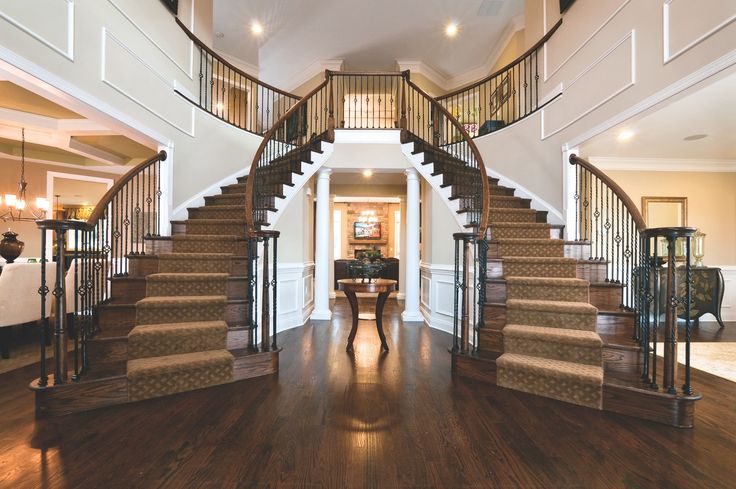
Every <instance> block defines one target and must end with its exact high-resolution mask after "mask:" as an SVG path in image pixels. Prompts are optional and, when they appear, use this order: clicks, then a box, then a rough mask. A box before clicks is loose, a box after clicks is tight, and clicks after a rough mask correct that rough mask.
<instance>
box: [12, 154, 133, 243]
mask: <svg viewBox="0 0 736 489" xmlns="http://www.w3.org/2000/svg"><path fill="white" fill-rule="evenodd" d="M50 171H51V172H58V173H70V174H76V175H85V176H92V177H100V178H108V179H111V180H113V181H114V180H117V179H118V178H120V175H117V174H112V173H101V172H91V171H85V170H83V169H79V170H77V169H75V168H66V167H60V166H53V165H41V164H36V163H26V181H27V182H28V187H27V190H26V192H27V196H28V200H29V203H30V205H35V200H36V197H46V195H47V191H46V190H47V189H46V177H47V173H48V172H50ZM19 178H20V162H19V161H15V160H9V159H5V158H0V194H2V196H3V202H4V200H5V194H6V193H15V191H16V190H17V188H18V180H19ZM3 209H5V207H4V204H3V205H2V206H0V213H2V212H3ZM49 217H50V216H49ZM8 229H11V230H13V231H14V232H16V233H18V234H19V236H18V239H20V240H21V241H23V242H24V243H25V248H24V250H23V255H21V256H22V257H39V256H41V234H40V231H39V230H38V227H37V226H36V223H35V222H0V231H2V232H3V233H4V232H5V231H7V230H8Z"/></svg>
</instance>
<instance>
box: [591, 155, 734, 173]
mask: <svg viewBox="0 0 736 489" xmlns="http://www.w3.org/2000/svg"><path fill="white" fill-rule="evenodd" d="M589 159H590V162H591V163H592V164H594V165H595V166H596V167H598V168H600V169H601V170H615V171H664V172H706V173H731V172H736V160H698V159H689V158H643V157H642V158H633V157H632V158H623V157H613V156H590V158H589Z"/></svg>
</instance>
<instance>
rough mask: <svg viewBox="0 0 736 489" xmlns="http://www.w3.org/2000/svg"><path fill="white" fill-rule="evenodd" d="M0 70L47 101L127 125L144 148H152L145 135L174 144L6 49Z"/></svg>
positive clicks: (0, 53) (1, 50)
mask: <svg viewBox="0 0 736 489" xmlns="http://www.w3.org/2000/svg"><path fill="white" fill-rule="evenodd" d="M0 70H1V71H3V72H5V73H7V74H8V76H9V77H10V78H13V80H11V81H13V83H16V84H17V85H21V86H23V87H24V88H27V89H30V90H31V91H33V92H34V93H38V92H39V91H40V92H42V93H43V95H42V96H44V97H45V98H48V99H49V100H52V101H58V102H59V103H60V104H61V105H64V106H65V107H67V108H69V109H71V110H74V111H75V112H79V113H83V112H89V108H90V107H91V108H92V109H94V111H95V112H96V114H97V115H98V116H99V117H103V118H104V119H106V121H107V120H109V121H110V122H111V123H112V126H116V125H120V124H122V125H123V126H125V128H127V129H128V131H125V130H123V129H120V132H121V133H122V134H126V135H127V136H128V137H131V134H130V133H131V132H133V134H134V135H133V136H132V137H131V139H133V140H135V141H137V142H139V143H141V144H143V145H150V143H151V141H146V140H145V139H143V138H141V137H140V136H139V135H141V134H142V135H144V136H145V137H146V138H150V140H152V141H154V142H157V143H159V144H173V143H172V142H171V139H170V138H169V137H167V136H164V135H163V134H162V133H160V132H158V131H156V130H154V129H152V128H150V127H148V126H146V125H144V124H142V123H141V122H140V121H138V120H137V119H134V118H133V117H131V116H129V115H128V114H127V113H125V112H122V111H120V110H118V109H117V108H116V107H114V106H112V105H110V104H109V103H107V102H104V101H103V100H101V99H99V98H97V97H96V96H93V95H91V94H90V93H89V92H86V91H84V90H81V89H80V88H79V87H77V86H76V85H73V84H71V83H69V82H67V81H66V80H64V79H63V78H60V77H58V76H57V75H55V74H53V73H51V72H50V71H48V70H46V69H45V68H42V67H41V66H39V65H37V64H35V63H32V62H31V61H29V60H27V59H26V58H23V57H21V56H18V55H17V54H16V53H15V52H13V51H10V50H9V49H7V48H5V47H3V46H0ZM39 95H40V94H39ZM83 115H84V114H83ZM111 129H112V128H111Z"/></svg>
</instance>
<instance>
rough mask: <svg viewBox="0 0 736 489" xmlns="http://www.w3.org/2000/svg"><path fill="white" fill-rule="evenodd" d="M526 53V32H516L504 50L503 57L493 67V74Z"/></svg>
mask: <svg viewBox="0 0 736 489" xmlns="http://www.w3.org/2000/svg"><path fill="white" fill-rule="evenodd" d="M524 51H526V50H525V49H524V30H523V29H522V30H518V31H516V32H515V33H514V35H513V36H511V39H510V40H509V42H508V43H507V44H506V47H505V48H503V51H502V52H501V55H500V56H499V57H498V60H497V61H496V64H495V65H493V69H491V73H494V72H496V71H498V70H500V69H501V68H503V67H504V66H506V65H507V64H509V63H511V62H512V61H514V60H515V59H516V58H518V57H519V56H521V54H522V53H523V52H524Z"/></svg>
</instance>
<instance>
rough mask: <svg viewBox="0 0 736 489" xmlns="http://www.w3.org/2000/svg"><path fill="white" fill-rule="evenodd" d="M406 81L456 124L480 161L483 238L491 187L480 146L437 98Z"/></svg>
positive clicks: (480, 228)
mask: <svg viewBox="0 0 736 489" xmlns="http://www.w3.org/2000/svg"><path fill="white" fill-rule="evenodd" d="M406 83H407V84H408V85H409V86H410V87H411V88H413V89H414V90H416V91H417V92H419V93H420V94H421V95H422V96H424V98H426V99H427V100H429V102H430V103H431V104H432V106H433V107H435V108H436V109H437V110H439V111H440V112H441V113H442V114H444V115H445V117H447V119H448V120H449V121H450V122H451V123H452V125H454V126H455V128H456V129H457V130H458V131H460V134H462V136H463V139H465V141H466V142H467V143H468V146H470V150H471V151H472V152H473V156H475V160H476V161H477V162H478V168H479V170H480V175H481V186H482V193H483V196H482V197H481V200H482V209H481V217H480V223H479V225H478V236H479V237H481V238H483V237H485V235H486V229H487V228H488V212H489V209H488V207H489V206H490V188H489V185H488V173H487V172H486V166H485V164H484V163H483V158H482V157H481V155H480V151H479V150H478V147H477V146H476V145H475V142H474V141H473V139H472V138H471V137H470V135H469V134H468V132H467V131H466V130H465V128H464V127H463V125H462V124H460V123H459V122H458V121H457V119H455V118H454V117H453V116H452V114H450V112H449V111H448V110H447V109H446V108H444V107H443V106H442V104H440V103H439V102H437V100H435V99H434V98H433V97H432V96H430V95H429V94H428V93H427V92H425V91H424V90H422V89H421V88H419V87H418V86H416V85H415V84H414V83H413V82H412V81H411V80H410V79H408V77H407V80H406Z"/></svg>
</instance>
